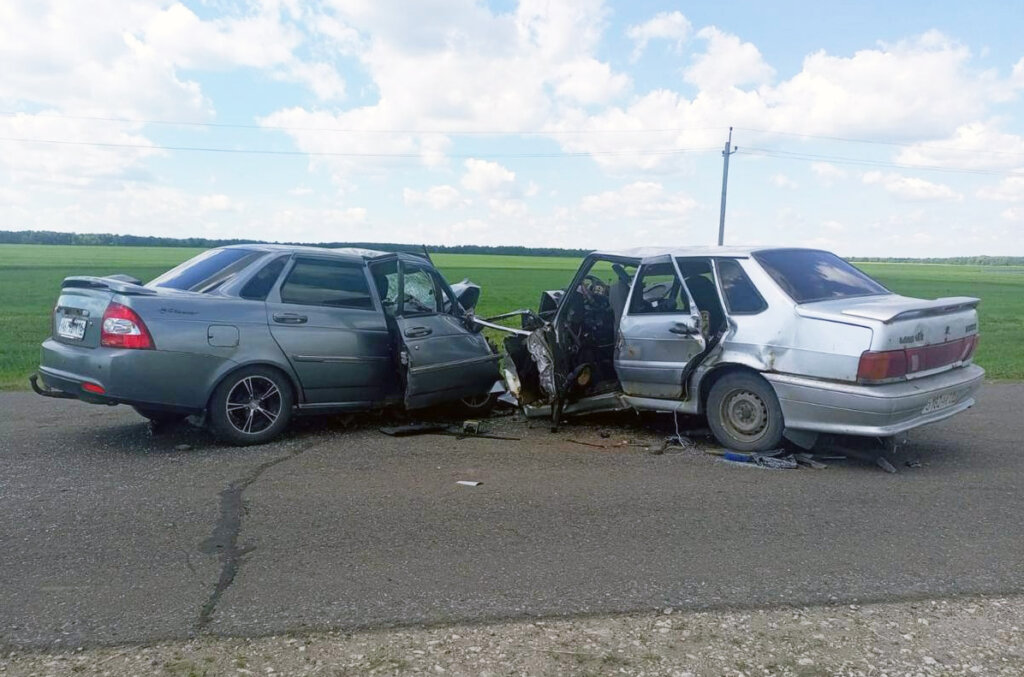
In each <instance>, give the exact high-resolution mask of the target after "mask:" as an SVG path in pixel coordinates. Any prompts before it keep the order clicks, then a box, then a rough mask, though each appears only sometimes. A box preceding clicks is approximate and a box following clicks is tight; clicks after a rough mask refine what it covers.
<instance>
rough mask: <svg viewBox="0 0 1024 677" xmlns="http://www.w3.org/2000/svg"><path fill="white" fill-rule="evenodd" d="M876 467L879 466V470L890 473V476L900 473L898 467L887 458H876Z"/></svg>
mask: <svg viewBox="0 0 1024 677" xmlns="http://www.w3.org/2000/svg"><path fill="white" fill-rule="evenodd" d="M875 465H877V466H878V467H879V468H881V469H882V470H884V471H885V472H887V473H889V474H890V475H895V474H896V473H897V472H899V471H898V470H896V466H894V465H893V464H892V463H890V462H889V459H887V458H886V457H885V456H879V457H878V458H876V459H875Z"/></svg>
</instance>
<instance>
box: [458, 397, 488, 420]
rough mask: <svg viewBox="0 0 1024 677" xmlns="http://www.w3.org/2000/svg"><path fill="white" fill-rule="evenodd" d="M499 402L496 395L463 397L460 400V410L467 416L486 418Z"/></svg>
mask: <svg viewBox="0 0 1024 677" xmlns="http://www.w3.org/2000/svg"><path fill="white" fill-rule="evenodd" d="M497 402H498V395H497V394H496V393H482V394H480V395H471V396H469V397H463V398H462V399H461V400H459V404H458V408H459V410H460V411H461V412H462V413H463V414H465V415H467V416H480V417H486V416H487V415H488V414H490V413H491V410H492V409H494V405H495V404H496V403H497Z"/></svg>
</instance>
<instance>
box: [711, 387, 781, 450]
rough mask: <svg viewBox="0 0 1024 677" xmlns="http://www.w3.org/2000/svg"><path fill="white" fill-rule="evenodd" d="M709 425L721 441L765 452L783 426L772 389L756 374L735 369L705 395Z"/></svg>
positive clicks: (778, 438) (774, 443)
mask: <svg viewBox="0 0 1024 677" xmlns="http://www.w3.org/2000/svg"><path fill="white" fill-rule="evenodd" d="M707 415H708V425H709V426H710V428H711V432H713V433H714V434H715V438H716V439H717V440H718V442H719V443H720V444H722V445H723V446H725V447H728V448H730V449H736V450H737V451H768V450H770V449H775V448H777V447H778V446H779V443H780V442H782V431H783V429H784V427H785V425H784V422H783V420H782V408H781V407H780V406H779V399H778V397H776V396H775V390H774V389H773V388H772V387H771V385H770V384H769V383H768V382H767V381H765V380H764V379H763V378H761V377H760V376H758V375H756V374H751V373H741V372H734V373H732V374H726V375H725V376H723V377H722V378H720V379H719V380H718V381H717V382H716V383H715V384H714V385H713V386H712V387H711V392H710V393H709V394H708V401H707Z"/></svg>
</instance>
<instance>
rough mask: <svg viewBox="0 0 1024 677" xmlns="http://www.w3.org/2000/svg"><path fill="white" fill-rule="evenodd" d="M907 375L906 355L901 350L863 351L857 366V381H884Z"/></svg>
mask: <svg viewBox="0 0 1024 677" xmlns="http://www.w3.org/2000/svg"><path fill="white" fill-rule="evenodd" d="M906 375H907V353H906V352H905V351H903V350H886V351H884V352H878V353H873V352H871V351H870V350H869V351H865V352H864V353H862V354H861V356H860V364H858V365H857V380H858V381H885V380H887V379H891V378H902V377H904V376H906Z"/></svg>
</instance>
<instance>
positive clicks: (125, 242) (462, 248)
mask: <svg viewBox="0 0 1024 677" xmlns="http://www.w3.org/2000/svg"><path fill="white" fill-rule="evenodd" d="M0 244H60V245H105V246H112V247H199V248H210V247H223V246H225V245H231V244H268V242H267V241H266V240H245V239H231V240H217V239H210V238H205V237H185V238H177V237H157V236H152V235H114V234H113V233H58V232H55V231H52V230H19V231H11V230H0ZM275 244H278V243H275ZM279 244H287V245H301V246H307V247H362V248H364V249H376V250H379V251H386V252H416V253H420V252H422V251H423V249H424V245H418V244H400V243H396V242H281V243H279ZM426 249H427V251H429V252H431V253H435V254H436V253H451V254H509V255H513V256H584V255H586V254H587V253H589V250H586V249H562V248H559V247H515V246H511V245H497V246H491V245H475V244H464V245H429V246H427V247H426Z"/></svg>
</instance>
